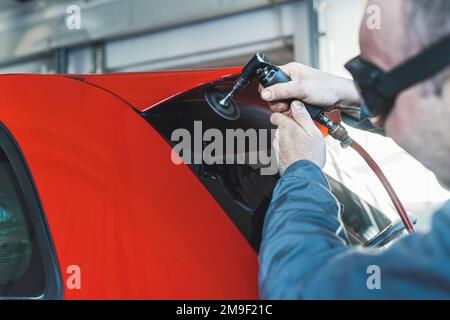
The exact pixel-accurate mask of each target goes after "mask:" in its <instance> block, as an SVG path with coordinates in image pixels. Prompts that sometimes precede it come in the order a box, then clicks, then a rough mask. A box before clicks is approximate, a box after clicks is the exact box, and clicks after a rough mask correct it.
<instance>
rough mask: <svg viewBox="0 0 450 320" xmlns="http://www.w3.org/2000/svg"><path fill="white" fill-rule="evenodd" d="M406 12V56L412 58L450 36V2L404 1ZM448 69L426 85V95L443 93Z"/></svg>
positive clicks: (441, 0) (443, 0) (435, 0)
mask: <svg viewBox="0 0 450 320" xmlns="http://www.w3.org/2000/svg"><path fill="white" fill-rule="evenodd" d="M403 1H404V5H405V11H406V19H405V27H406V33H407V39H406V42H407V44H406V48H405V49H406V54H407V55H408V56H412V55H414V54H417V53H418V52H420V51H422V50H423V49H425V48H427V47H429V46H430V45H432V44H434V43H436V42H439V40H441V39H442V38H444V37H445V36H449V35H450V1H449V0H403ZM449 69H450V68H447V69H445V70H443V71H442V72H440V73H438V74H437V75H436V76H434V77H433V78H432V79H430V80H429V81H426V82H425V83H424V94H431V93H434V94H438V95H440V94H441V92H442V86H443V84H444V81H445V78H446V77H448V76H449Z"/></svg>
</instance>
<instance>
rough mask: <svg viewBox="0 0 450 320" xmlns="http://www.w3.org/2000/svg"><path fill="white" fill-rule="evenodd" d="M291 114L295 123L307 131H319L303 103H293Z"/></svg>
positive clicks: (295, 101) (296, 101)
mask: <svg viewBox="0 0 450 320" xmlns="http://www.w3.org/2000/svg"><path fill="white" fill-rule="evenodd" d="M291 112H292V118H294V120H295V122H297V123H298V124H299V125H300V126H301V127H302V128H303V129H305V131H307V132H311V130H317V127H316V125H315V124H314V122H313V120H312V119H311V115H310V114H309V112H308V110H307V109H306V107H305V105H304V104H303V103H302V102H300V101H298V100H294V101H292V103H291Z"/></svg>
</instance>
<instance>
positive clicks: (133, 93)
mask: <svg viewBox="0 0 450 320" xmlns="http://www.w3.org/2000/svg"><path fill="white" fill-rule="evenodd" d="M240 71H241V68H239V67H235V68H224V69H205V70H181V71H162V72H144V73H118V74H108V75H100V76H98V75H86V76H71V77H73V78H78V79H83V81H85V82H87V83H90V84H93V85H96V86H99V87H102V88H104V89H106V90H108V91H111V92H113V93H114V94H117V95H119V96H120V97H121V98H122V99H124V100H126V101H127V102H128V103H130V104H131V105H132V106H133V107H134V108H136V109H137V110H139V111H140V112H145V111H148V110H149V109H150V108H152V107H155V106H157V105H159V104H161V103H163V102H165V101H167V100H170V99H173V98H174V97H176V96H178V95H180V94H183V93H186V92H188V91H190V90H193V89H195V88H198V87H201V86H204V85H207V84H209V83H213V82H216V81H219V80H223V79H227V78H232V77H235V76H237V75H238V74H239V73H240Z"/></svg>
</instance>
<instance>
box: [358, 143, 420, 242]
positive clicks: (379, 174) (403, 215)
mask: <svg viewBox="0 0 450 320" xmlns="http://www.w3.org/2000/svg"><path fill="white" fill-rule="evenodd" d="M350 147H352V148H353V150H355V151H356V152H358V154H359V155H360V156H361V157H362V158H363V159H364V160H365V161H366V162H367V164H368V165H369V167H370V168H371V169H372V171H373V172H374V173H375V174H376V176H377V178H378V180H380V182H381V184H382V185H383V187H384V189H386V191H387V193H388V195H389V197H390V198H391V200H392V202H393V203H394V206H395V209H396V210H397V212H398V214H399V216H400V218H401V219H402V221H403V224H404V225H405V228H406V230H407V231H408V233H413V232H414V227H413V224H412V223H411V220H410V219H409V217H408V214H407V213H406V210H405V208H404V207H403V204H402V203H401V201H400V199H399V198H398V196H397V194H396V193H395V191H394V188H392V186H391V184H390V182H389V180H388V179H387V178H386V176H385V175H384V173H383V171H382V170H381V168H380V167H379V166H378V164H377V163H376V162H375V160H373V158H372V157H371V156H370V155H369V154H368V153H367V151H366V150H364V148H363V147H361V145H359V144H358V143H357V142H355V141H353V142H352V144H351V145H350Z"/></svg>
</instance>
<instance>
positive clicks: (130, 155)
mask: <svg viewBox="0 0 450 320" xmlns="http://www.w3.org/2000/svg"><path fill="white" fill-rule="evenodd" d="M216 72H217V74H215V76H218V75H219V74H222V75H223V74H229V73H230V72H229V71H221V72H219V71H216ZM164 74H166V73H164ZM115 77H125V79H126V80H127V81H126V83H128V84H127V87H122V85H121V84H120V83H122V84H123V82H120V83H119V82H117V83H116V82H115V81H114V79H115ZM161 77H162V78H165V77H167V75H161ZM212 77H213V75H212V74H209V75H208V76H205V77H201V76H199V77H196V76H195V73H187V74H186V80H185V81H181V80H182V79H180V80H179V81H178V80H177V82H173V83H172V85H173V86H169V85H168V84H167V83H163V82H160V87H155V86H153V87H152V86H148V84H149V83H148V82H147V80H146V79H145V78H146V76H145V75H123V76H105V77H104V78H103V77H87V79H88V80H89V81H91V82H95V83H96V84H98V85H102V86H105V87H108V89H109V90H111V91H114V92H115V93H117V94H119V95H122V96H123V97H124V98H125V99H126V100H127V101H129V102H131V103H132V104H135V106H136V107H137V108H139V109H145V108H146V107H148V106H150V105H153V104H155V103H157V101H158V100H164V99H166V98H167V97H169V96H172V93H173V94H174V95H175V94H179V93H180V92H182V91H183V90H185V88H187V87H189V86H196V85H200V84H201V83H205V82H207V81H210V80H211V79H212ZM219 77H221V76H219ZM194 80H195V81H194ZM181 82H183V83H185V85H186V87H182V86H181ZM175 83H177V85H175ZM169 87H170V88H169ZM146 88H147V89H149V91H148V92H147V91H146ZM173 89H174V90H173ZM0 106H1V107H0V121H1V122H2V123H3V124H4V125H5V126H6V127H7V128H8V129H9V130H10V131H11V133H12V134H13V136H14V138H15V139H16V140H17V143H18V145H19V146H20V148H21V150H22V152H23V153H24V156H25V158H26V161H27V162H28V165H29V167H30V170H31V173H32V175H33V177H34V179H35V182H36V186H37V188H38V192H39V195H40V198H41V201H42V205H43V208H44V211H45V214H46V217H47V220H48V224H49V227H50V231H51V235H52V237H53V240H54V243H55V247H56V252H57V256H58V260H59V264H60V268H61V272H62V275H63V281H64V283H65V281H66V279H67V274H66V268H67V267H68V266H69V265H78V266H80V267H81V272H82V274H81V286H82V289H81V290H67V289H65V298H67V299H129V298H139V299H149V298H158V299H162V298H170V299H179V298H182V299H196V298H202V299H213V298H214V299H216V298H217V299H243V298H250V299H254V298H257V297H258V295H257V256H256V254H255V253H254V251H253V250H252V249H251V248H250V246H249V245H248V243H247V242H246V240H245V239H244V238H243V237H242V236H241V234H240V233H239V231H238V230H237V228H236V227H235V226H234V224H233V223H232V222H231V221H230V220H229V218H228V217H227V215H226V214H225V213H224V212H223V210H222V209H221V208H220V207H219V205H218V204H217V203H216V201H215V200H214V199H213V198H212V196H211V195H210V194H209V193H208V192H207V190H206V189H205V188H204V187H203V186H202V184H201V183H200V182H199V181H198V180H197V179H196V177H195V176H194V175H193V173H192V172H191V171H190V170H189V169H188V168H187V167H186V166H184V165H182V166H175V165H173V164H172V162H171V160H170V148H169V146H168V145H167V143H166V142H164V141H163V139H162V138H161V137H160V136H159V134H158V133H157V132H155V131H154V130H153V129H152V128H151V127H150V126H149V125H148V124H147V123H146V122H145V121H144V120H143V119H142V118H141V117H140V116H139V115H138V114H137V113H136V112H135V111H134V110H133V109H132V108H131V107H130V106H129V105H127V104H126V103H124V102H123V101H122V100H120V99H118V98H117V97H115V96H113V95H112V94H110V93H108V92H105V91H103V90H101V89H99V88H96V87H94V86H91V85H89V84H86V83H82V82H80V81H75V80H72V79H68V78H64V77H61V76H33V75H27V76H20V75H17V76H14V75H11V76H1V77H0Z"/></svg>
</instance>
